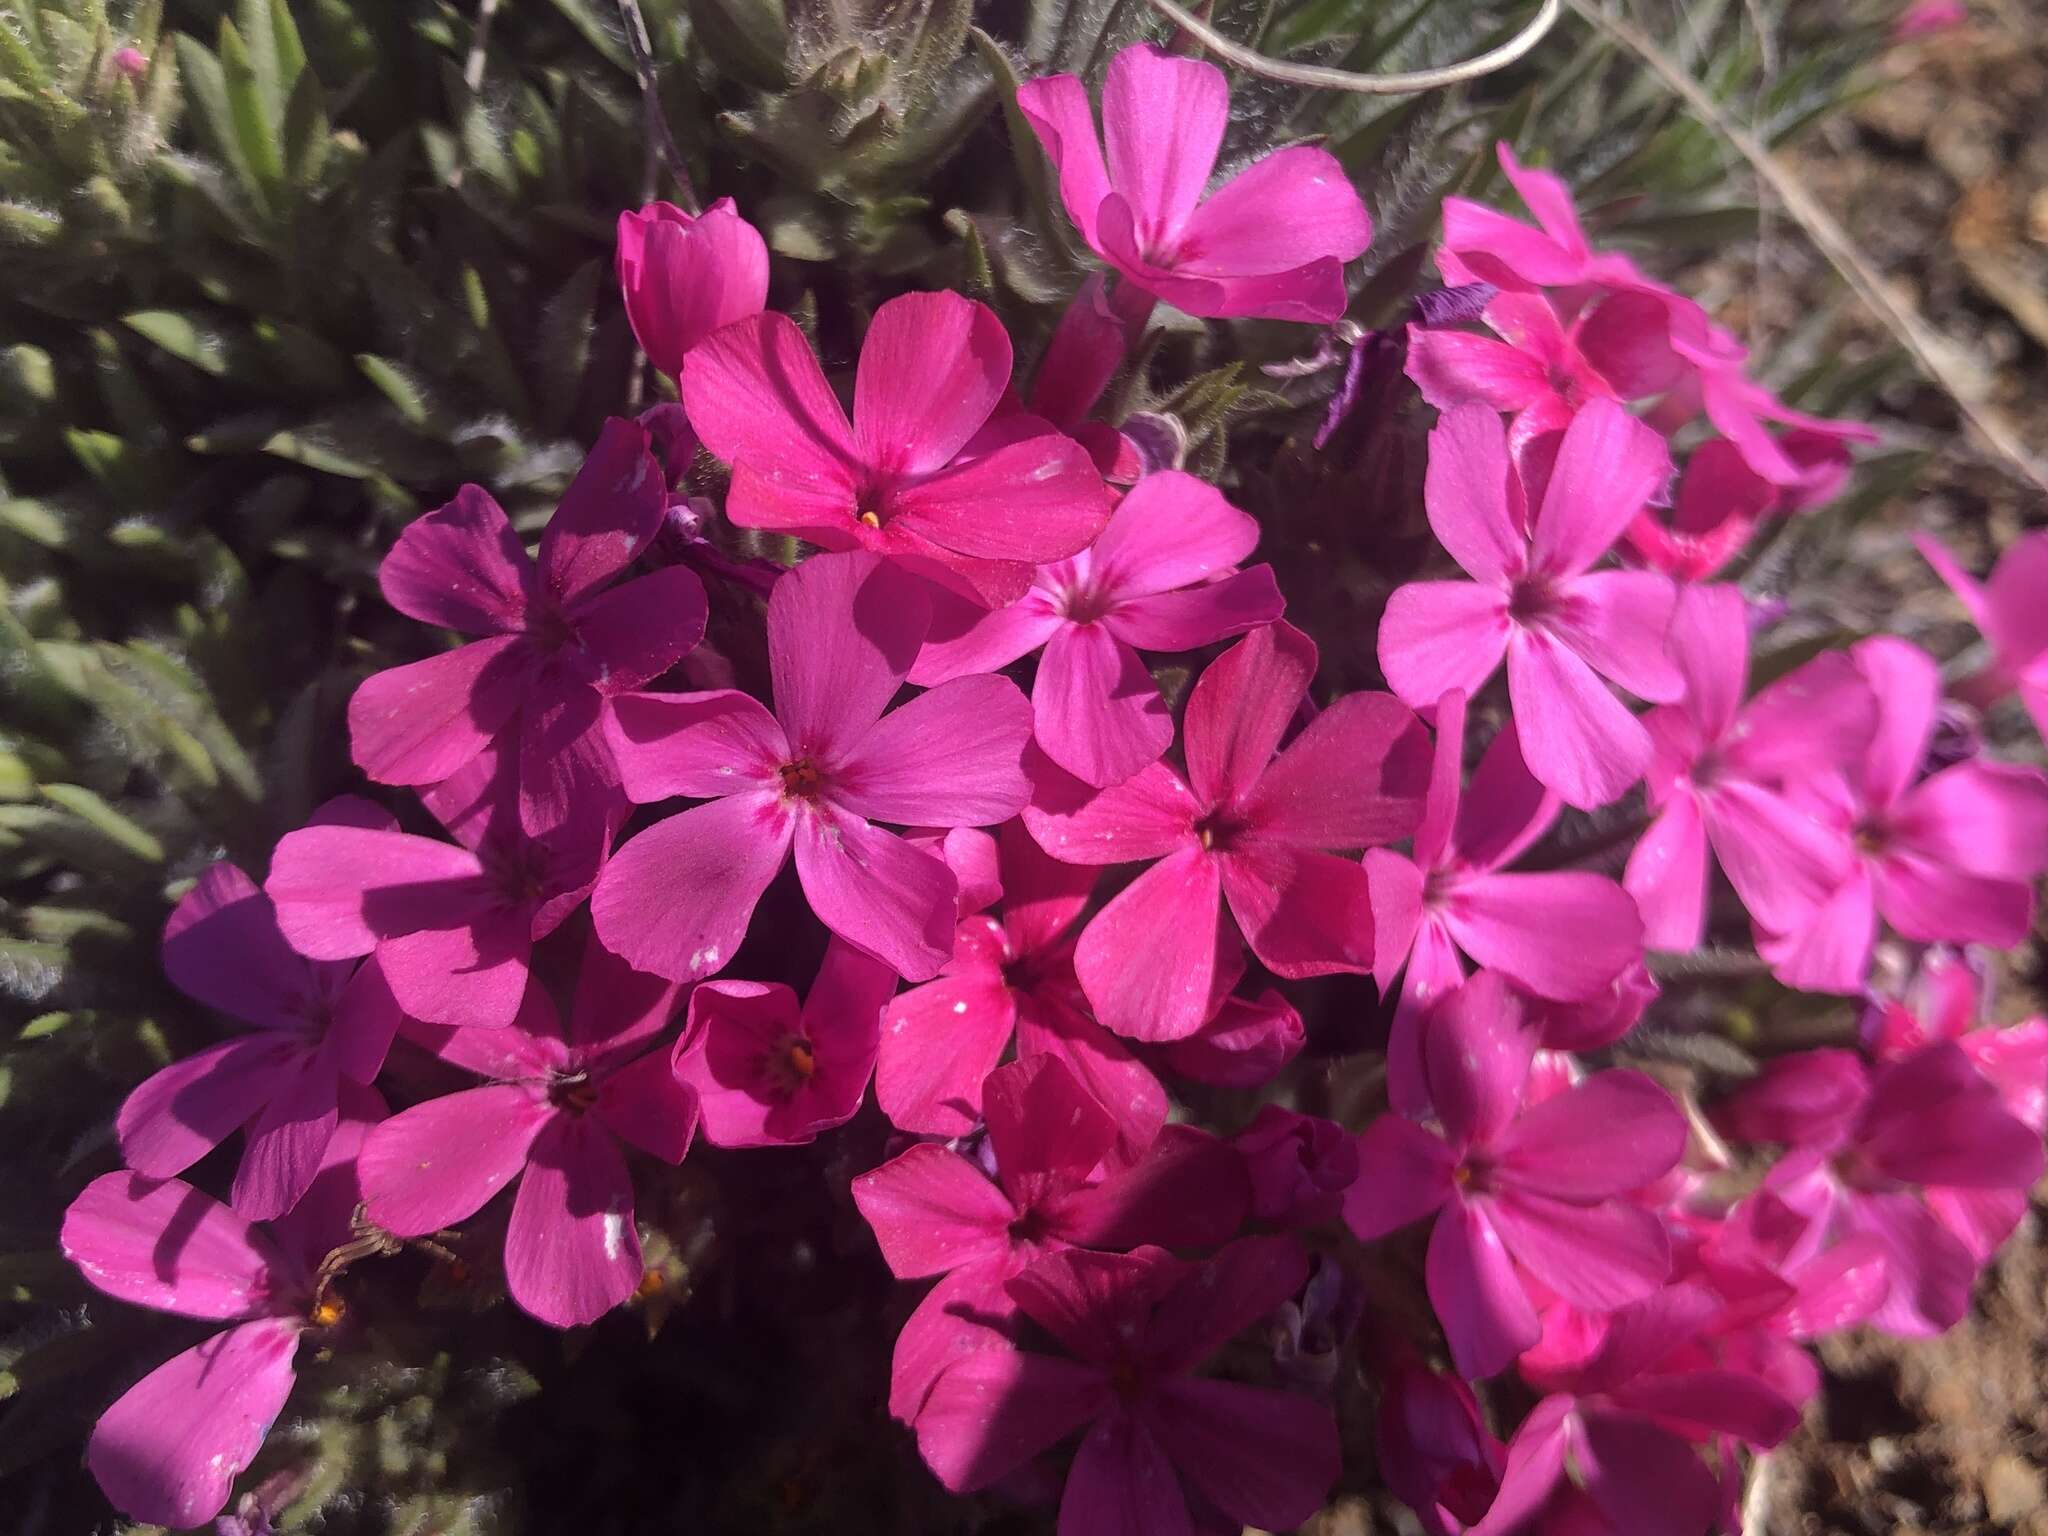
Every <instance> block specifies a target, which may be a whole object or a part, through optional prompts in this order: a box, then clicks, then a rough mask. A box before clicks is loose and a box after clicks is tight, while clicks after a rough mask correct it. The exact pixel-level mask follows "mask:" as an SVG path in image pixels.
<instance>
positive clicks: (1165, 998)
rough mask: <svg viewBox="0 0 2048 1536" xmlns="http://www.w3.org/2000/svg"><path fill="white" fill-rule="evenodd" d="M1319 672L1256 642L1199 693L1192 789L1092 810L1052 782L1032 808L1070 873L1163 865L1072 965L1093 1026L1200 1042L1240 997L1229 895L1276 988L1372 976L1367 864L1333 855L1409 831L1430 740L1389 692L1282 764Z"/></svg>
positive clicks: (1310, 660) (1191, 735)
mask: <svg viewBox="0 0 2048 1536" xmlns="http://www.w3.org/2000/svg"><path fill="white" fill-rule="evenodd" d="M1315 671H1316V648H1315V645H1314V643H1313V642H1311V641H1310V640H1309V638H1308V636H1306V635H1304V634H1303V633H1302V632H1301V631H1300V630H1298V629H1295V628H1294V627H1293V626H1292V625H1289V624H1284V623H1282V624H1271V625H1267V626H1266V627H1264V628H1262V629H1255V630H1253V631H1252V632H1251V634H1249V635H1247V636H1246V637H1245V638H1244V639H1243V640H1240V641H1239V642H1238V643H1237V644H1236V645H1234V646H1232V647H1231V648H1230V649H1229V650H1228V651H1225V652H1224V653H1223V655H1222V656H1220V657H1218V658H1217V659H1216V661H1214V662H1213V663H1211V664H1210V666H1209V669H1208V670H1207V671H1206V672H1204V673H1203V674H1202V676H1201V678H1200V680H1199V681H1197V682H1196V684H1195V686H1194V689H1193V690H1192V692H1190V694H1189V696H1188V705H1187V715H1186V719H1185V721H1184V723H1183V727H1182V729H1183V732H1184V735H1185V741H1184V748H1185V752H1186V756H1187V767H1188V776H1187V778H1185V779H1183V778H1182V777H1181V776H1180V775H1179V774H1178V773H1176V772H1174V771H1173V769H1171V768H1169V767H1168V766H1167V765H1166V764H1165V763H1163V762H1160V763H1155V764H1153V765H1152V766H1151V767H1150V768H1147V769H1145V770H1144V771H1143V772H1142V773H1139V774H1138V775H1136V776H1135V777H1133V778H1131V779H1128V780H1126V781H1125V782H1124V783H1122V784H1119V785H1116V786H1114V787H1113V788H1110V789H1105V790H1102V791H1100V792H1098V793H1096V794H1094V795H1092V796H1090V795H1089V794H1088V792H1087V790H1086V787H1085V786H1083V785H1080V784H1078V783H1077V782H1075V781H1073V780H1066V781H1065V782H1064V783H1063V784H1062V783H1056V782H1052V780H1051V778H1050V777H1049V778H1048V782H1047V783H1046V784H1044V785H1042V786H1041V790H1040V795H1039V800H1038V803H1037V804H1034V805H1032V806H1031V807H1029V808H1027V809H1026V810H1025V812H1024V823H1025V825H1026V826H1027V827H1029V828H1030V829H1031V835H1032V836H1033V837H1035V838H1037V839H1038V842H1039V846H1041V847H1042V848H1044V849H1045V851H1046V852H1047V853H1050V854H1051V855H1052V856H1053V857H1054V858H1056V859H1060V860H1063V861H1064V862H1066V863H1070V864H1127V863H1131V862H1133V861H1135V860H1139V859H1156V860H1158V861H1159V862H1157V863H1156V864H1154V865H1153V866H1152V867H1151V868H1150V869H1148V870H1146V871H1145V872H1144V873H1143V874H1142V875H1140V876H1139V877H1138V878H1137V879H1136V880H1135V881H1133V882H1132V883H1131V884H1130V885H1128V886H1127V887H1125V888H1124V889H1123V890H1122V891H1121V892H1119V893H1118V894H1117V896H1116V897H1115V898H1114V899H1113V900H1112V901H1111V902H1110V903H1109V905H1107V906H1106V907H1104V908H1103V909H1102V910H1101V911H1100V912H1098V913H1097V914H1096V915H1095V917H1094V918H1093V919H1092V920H1091V921H1090V922H1089V924H1088V927H1087V928H1086V930H1084V931H1083V933H1082V935H1081V941H1080V944H1079V945H1078V946H1077V947H1076V949H1075V952H1074V966H1075V970H1076V972H1077V973H1078V974H1079V976H1080V978H1081V987H1082V990H1083V991H1084V992H1085V993H1086V994H1087V997H1088V1000H1089V1002H1090V1003H1091V1004H1093V1005H1094V1008H1095V1016H1096V1017H1097V1018H1098V1019H1100V1020H1101V1021H1102V1022H1103V1023H1104V1024H1105V1025H1107V1026H1108V1027H1109V1028H1110V1029H1112V1030H1114V1031H1115V1032H1116V1033H1118V1034H1120V1035H1123V1036H1125V1037H1126V1038H1129V1039H1137V1040H1179V1039H1182V1038H1184V1037H1186V1036H1188V1035H1192V1034H1193V1033H1195V1031H1196V1030H1198V1029H1200V1028H1201V1027H1202V1024H1203V1022H1204V1021H1205V1020H1206V1019H1207V1018H1208V1017H1209V1015H1210V1014H1211V1013H1212V1012H1213V1011H1214V1008H1215V1003H1216V1000H1217V998H1218V997H1219V995H1220V994H1221V993H1223V992H1227V991H1228V990H1229V987H1230V986H1231V985H1234V984H1235V979H1236V978H1235V976H1234V975H1230V974H1229V972H1228V969H1227V968H1228V966H1229V965H1230V963H1231V961H1232V960H1234V958H1235V956H1236V954H1237V946H1236V944H1235V943H1234V942H1232V941H1231V940H1230V937H1229V929H1228V927H1219V924H1221V923H1223V922H1224V921H1225V919H1224V918H1223V917H1222V914H1221V912H1220V911H1219V900H1218V898H1219V897H1220V898H1221V903H1222V904H1223V905H1226V906H1227V907H1228V910H1229V913H1230V916H1231V918H1234V919H1235V921H1236V925H1237V928H1238V930H1239V931H1240V932H1241V933H1242V934H1243V935H1244V938H1245V940H1246V941H1247V942H1248V943H1249V944H1250V945H1251V948H1252V952H1253V953H1254V954H1256V955H1257V956H1258V957H1259V959H1260V960H1262V961H1263V962H1265V964H1266V965H1267V966H1268V967H1270V968H1271V969H1272V970H1273V971H1275V972H1277V973H1278V974H1279V975H1282V976H1290V977H1301V976H1326V975H1329V974H1331V973H1333V972H1337V971H1355V972H1364V971H1370V970H1371V969H1372V965H1373V953H1374V951H1373V940H1374V928H1375V921H1376V914H1375V905H1376V898H1375V891H1374V887H1373V885H1372V883H1371V882H1370V881H1369V880H1368V878H1367V874H1366V871H1365V869H1364V868H1363V867H1362V866H1361V865H1360V864H1359V863H1358V862H1357V861H1355V860H1353V859H1347V858H1340V857H1338V856H1337V855H1336V854H1334V853H1327V852H1323V851H1322V850H1324V849H1331V848H1363V847H1369V846H1372V845H1376V844H1380V843H1387V842H1392V841H1394V840H1395V839H1397V838H1402V837H1406V836H1408V835H1409V834H1410V833H1411V832H1413V831H1414V830H1415V824H1416V822H1417V820H1418V819H1419V818H1420V815H1421V810H1422V795H1423V789H1424V785H1425V784H1426V782H1427V777H1428V772H1429V768H1428V762H1429V745H1428V739H1427V736H1426V734H1425V733H1424V731H1423V729H1422V726H1421V723H1420V722H1419V721H1417V720H1416V718H1415V717H1414V715H1412V714H1411V713H1409V711H1408V710H1407V709H1405V708H1404V707H1403V706H1402V705H1401V704H1399V703H1398V702H1396V701H1395V700H1394V699H1392V698H1390V697H1389V696H1387V695H1386V694H1383V693H1354V694H1349V695H1347V696H1346V697H1344V698H1341V699H1338V700H1337V701H1336V702H1335V703H1333V704H1331V705H1330V707H1329V708H1328V709H1326V710H1324V711H1323V712H1322V713H1321V714H1319V715H1317V716H1316V717H1315V719H1313V720H1312V721H1310V722H1309V724H1308V725H1307V727H1306V728H1305V729H1304V730H1303V731H1302V732H1301V734H1300V735H1299V736H1297V737H1296V738H1295V739H1294V740H1293V741H1292V742H1291V743H1289V744H1288V746H1287V748H1286V749H1285V750H1284V751H1281V752H1280V753H1279V755H1278V756H1277V757H1276V756H1275V755H1274V751H1275V749H1276V748H1277V747H1279V745H1280V738H1281V736H1282V734H1283V733H1284V732H1285V731H1286V729H1287V726H1288V723H1289V721H1291V720H1292V719H1293V718H1294V716H1295V713H1296V711H1297V710H1298V709H1299V707H1300V706H1301V704H1302V702H1303V700H1304V699H1305V698H1306V697H1307V695H1308V686H1309V682H1310V680H1311V679H1312V678H1313V677H1314V676H1315ZM1049 773H1051V774H1056V770H1049ZM1219 951H1220V958H1219ZM1219 975H1221V976H1222V977H1223V978H1224V985H1223V986H1221V987H1219V986H1218V985H1217V982H1218V979H1219Z"/></svg>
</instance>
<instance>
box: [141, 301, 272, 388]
mask: <svg viewBox="0 0 2048 1536" xmlns="http://www.w3.org/2000/svg"><path fill="white" fill-rule="evenodd" d="M121 323H122V324H123V325H125V326H127V327H128V329H129V330H131V331H133V332H135V334H136V335H138V336H140V337H142V338H143V339H144V340H145V341H152V342H154V343H156V345H157V346H159V347H161V348H163V350H164V351H166V352H168V353H170V354H171V356H173V357H175V358H177V359H178V361H179V362H181V363H190V364H191V365H192V366H193V367H194V368H197V369H198V370H199V371H200V372H201V373H210V374H212V375H213V376H214V377H215V378H217V379H218V378H226V377H227V376H228V375H229V374H230V373H237V372H240V371H242V370H243V369H245V368H246V367H248V366H249V364H250V363H251V362H252V361H253V359H252V357H251V355H250V351H249V347H248V343H247V342H246V341H244V340H243V339H242V338H241V337H239V336H236V335H234V334H233V333H231V332H229V331H226V330H224V329H222V328H221V327H220V326H219V325H217V324H215V323H214V321H213V320H211V319H210V318H208V317H207V316H205V315H203V314H201V313H199V312H198V311H196V310H184V309H138V310H136V311H135V312H134V313H133V314H130V315H124V316H122V317H121Z"/></svg>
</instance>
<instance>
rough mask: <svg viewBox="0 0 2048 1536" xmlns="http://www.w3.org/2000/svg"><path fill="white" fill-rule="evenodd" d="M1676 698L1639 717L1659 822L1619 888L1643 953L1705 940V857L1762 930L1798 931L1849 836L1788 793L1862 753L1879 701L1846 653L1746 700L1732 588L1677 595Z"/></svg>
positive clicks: (1819, 660)
mask: <svg viewBox="0 0 2048 1536" xmlns="http://www.w3.org/2000/svg"><path fill="white" fill-rule="evenodd" d="M1671 655H1672V657H1673V659H1674V660H1675V661H1676V662H1677V664H1678V668H1679V671H1680V672H1681V673H1683V674H1684V676H1685V679H1686V691H1685V700H1684V702H1683V703H1680V704H1672V705H1667V706H1666V707H1664V708H1662V709H1657V710H1653V711H1651V712H1650V714H1649V716H1648V717H1647V718H1646V719H1645V720H1644V724H1645V726H1647V727H1648V729H1649V732H1650V739H1651V742H1652V743H1653V748H1654V751H1653V756H1652V758H1651V762H1650V771H1649V786H1648V787H1649V804H1650V808H1651V809H1652V810H1653V811H1654V812H1656V819H1655V820H1654V821H1653V822H1652V823H1651V824H1650V828H1649V830H1648V831H1647V832H1645V833H1644V834H1643V838H1642V840H1641V841H1640V842H1639V843H1637V844H1636V847H1635V851H1634V852H1633V853H1632V854H1630V855H1629V862H1628V873H1627V875H1626V877H1625V884H1626V885H1627V886H1628V889H1629V893H1630V894H1631V895H1633V896H1634V897H1635V899H1636V903H1637V905H1638V906H1639V907H1640V908H1641V909H1642V913H1643V921H1644V924H1645V927H1646V929H1647V937H1648V940H1649V944H1650V947H1651V948H1652V949H1661V950H1671V951H1684V950H1690V949H1695V948H1697V947H1698V946H1699V944H1700V942H1701V940H1702V939H1703V938H1704V937H1705V935H1706V911H1707V882H1708V879H1709V875H1710V866H1709V865H1708V862H1707V850H1708V847H1709V845H1711V846H1712V848H1713V852H1714V857H1715V858H1716V859H1717V860H1719V862H1720V865H1721V868H1722V869H1723V870H1725V871H1726V872H1727V874H1728V879H1729V883H1730V884H1732V885H1733V886H1734V887H1735V890H1736V893H1737V894H1738V895H1740V896H1741V897H1742V901H1743V905H1744V906H1745V907H1747V908H1748V909H1749V912H1750V915H1751V916H1752V917H1754V918H1755V919H1756V922H1757V925H1758V927H1759V928H1760V929H1762V930H1764V931H1766V932H1774V933H1779V932H1786V931H1789V930H1791V929H1793V928H1795V927H1796V926H1797V925H1798V923H1799V922H1800V920H1801V919H1802V918H1803V916H1804V915H1805V914H1806V913H1808V912H1810V911H1812V910H1813V908H1815V907H1816V906H1818V905H1819V904H1820V903H1821V902H1822V901H1823V900H1825V899H1826V897H1827V895H1828V894H1829V892H1830V891H1832V890H1833V889H1834V887H1835V885H1836V884H1837V883H1838V882H1839V881H1840V880H1841V878H1842V876H1843V875H1844V874H1845V873H1846V872H1847V870H1848V867H1849V864H1850V862H1851V860H1852V858H1853V856H1854V850H1853V848H1852V847H1851V845H1850V840H1849V838H1848V836H1847V834H1846V833H1845V832H1844V831H1843V830H1841V829H1840V828H1839V827H1836V826H1833V825H1831V824H1830V823H1829V822H1827V821H1825V820H1823V819H1819V818H1816V817H1815V816H1813V815H1812V814H1811V813H1810V812H1809V811H1808V810H1807V809H1806V808H1805V807H1804V806H1802V805H1800V804H1797V803H1795V802H1794V801H1793V800H1792V799H1791V798H1789V797H1788V796H1787V795H1786V793H1785V785H1786V784H1787V783H1788V782H1789V783H1794V784H1796V783H1799V782H1802V781H1804V780H1806V779H1809V778H1812V777H1816V776H1819V775H1822V774H1826V773H1828V772H1830V771H1832V770H1834V769H1836V768H1839V767H1840V765H1841V764H1843V763H1846V762H1852V761H1854V760H1855V759H1856V758H1858V757H1860V756H1861V755H1862V754H1863V752H1864V750H1865V749H1866V748H1867V747H1868V746H1869V745H1870V737H1871V732H1872V731H1873V730H1874V729H1875V728H1876V723H1877V700H1876V699H1875V698H1874V697H1873V696H1872V695H1871V691H1870V685H1869V684H1868V683H1867V682H1865V681H1864V678H1863V674H1862V673H1861V672H1859V671H1858V670H1857V668H1856V665H1855V663H1854V662H1852V661H1851V660H1850V659H1849V657H1848V655H1847V654H1846V653H1843V652H1830V653H1829V654H1827V655H1824V656H1819V657H1816V658H1815V659H1814V660H1812V661H1810V662H1808V663H1806V665H1804V666H1802V667H1800V668H1799V669H1798V670H1797V671H1794V672H1792V673H1790V674H1788V675H1787V676H1785V677H1782V678H1780V679H1779V680H1778V681H1776V682H1774V683H1772V684H1771V685H1770V686H1769V687H1767V688H1765V689H1763V690H1762V691H1761V692H1759V693H1758V694H1757V696H1756V697H1755V698H1753V699H1750V700H1749V702H1748V703H1746V704H1745V703H1744V702H1743V695H1744V694H1745V692H1746V691H1747V685H1748V677H1749V605H1748V603H1747V601H1746V600H1745V599H1744V597H1743V595H1742V593H1741V591H1740V590H1739V589H1738V588H1735V587H1732V586H1713V587H1686V588H1684V589H1683V590H1682V591H1681V592H1680V593H1679V599H1678V609H1677V612H1676V614H1675V615H1674V616H1673V619H1672V624H1671Z"/></svg>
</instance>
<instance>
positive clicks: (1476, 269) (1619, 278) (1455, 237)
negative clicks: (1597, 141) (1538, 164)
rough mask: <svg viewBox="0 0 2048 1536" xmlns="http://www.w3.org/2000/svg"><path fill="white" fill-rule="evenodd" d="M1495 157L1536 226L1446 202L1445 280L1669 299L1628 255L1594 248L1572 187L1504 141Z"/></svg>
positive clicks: (1464, 202)
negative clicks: (1531, 163) (1529, 163)
mask: <svg viewBox="0 0 2048 1536" xmlns="http://www.w3.org/2000/svg"><path fill="white" fill-rule="evenodd" d="M1495 153H1496V154H1498V156H1499V157H1500V168H1501V171H1502V172H1503V173H1504V174H1505V175H1506V176H1507V179H1508V184H1509V185H1510V186H1512V187H1513V188H1514V189H1515V191H1516V193H1517V194H1518V195H1519V196H1520V197H1521V199H1522V201H1523V203H1524V204H1525V205H1527V207H1528V209H1529V211H1530V213H1532V214H1534V215H1535V218H1536V224H1535V226H1534V227H1533V228H1532V227H1531V226H1530V225H1528V224H1525V223H1523V222H1522V221H1521V220H1519V219H1515V218H1511V217H1509V216H1508V215H1507V214H1504V213H1502V212H1500V211H1499V210H1497V209H1494V208H1489V207H1487V206H1486V205H1485V204H1484V203H1475V202H1473V201H1472V200H1471V199H1470V198H1464V197H1447V198H1445V199H1444V207H1443V221H1444V233H1443V241H1442V244H1441V246H1440V247H1439V249H1438V251H1437V267H1438V269H1439V270H1440V271H1441V272H1442V273H1443V276H1444V281H1445V282H1447V283H1453V284H1458V285H1464V284H1470V283H1491V284H1492V285H1493V286H1494V287H1496V288H1500V289H1503V290H1506V291H1508V292H1524V293H1526V292H1530V291H1532V290H1536V289H1542V288H1558V289H1564V290H1566V291H1567V292H1568V293H1570V294H1572V296H1573V297H1578V298H1583V297H1585V296H1586V295H1587V294H1588V293H1599V292H1603V291H1618V292H1624V293H1628V292H1642V293H1651V294H1669V292H1670V291H1669V290H1668V289H1666V288H1664V287H1663V286H1662V285H1661V284H1659V283H1656V282H1654V281H1653V280H1651V279H1650V278H1648V277H1645V276H1644V275H1643V273H1642V271H1641V269H1639V268H1638V267H1637V266H1636V264H1635V263H1634V262H1633V261H1631V260H1629V258H1628V257H1626V256H1623V255H1620V254H1619V253H1617V252H1612V251H1596V250H1594V249H1593V242H1592V241H1591V240H1590V239H1589V238H1588V237H1587V235H1586V230H1585V226H1584V225H1582V224H1581V223H1580V222H1579V213H1578V209H1577V208H1576V207H1574V206H1573V204H1572V193H1571V188H1570V187H1568V186H1566V185H1565V183H1564V181H1563V179H1562V178H1560V177H1559V176H1557V175H1556V174H1555V173H1554V172H1551V171H1544V170H1538V169H1535V168H1534V167H1530V166H1525V165H1523V164H1522V162H1521V160H1520V159H1519V158H1518V157H1517V156H1516V154H1515V151H1514V146H1512V145H1511V144H1508V143H1506V142H1505V141H1503V142H1502V143H1500V144H1498V145H1496V146H1495ZM1670 296H1671V297H1674V298H1675V297H1676V295H1670ZM1574 307H1575V308H1576V306H1574Z"/></svg>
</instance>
